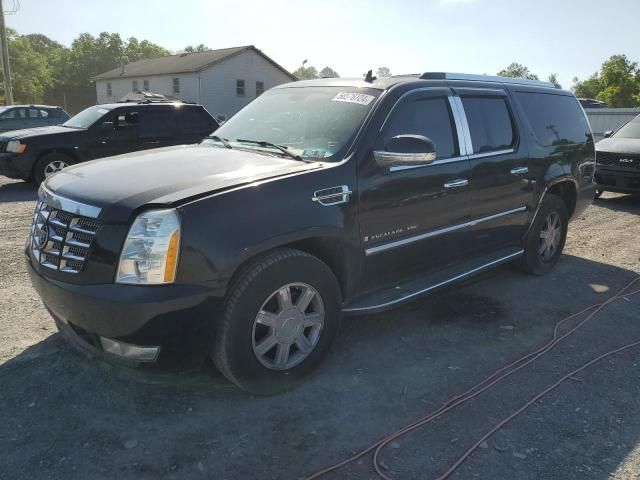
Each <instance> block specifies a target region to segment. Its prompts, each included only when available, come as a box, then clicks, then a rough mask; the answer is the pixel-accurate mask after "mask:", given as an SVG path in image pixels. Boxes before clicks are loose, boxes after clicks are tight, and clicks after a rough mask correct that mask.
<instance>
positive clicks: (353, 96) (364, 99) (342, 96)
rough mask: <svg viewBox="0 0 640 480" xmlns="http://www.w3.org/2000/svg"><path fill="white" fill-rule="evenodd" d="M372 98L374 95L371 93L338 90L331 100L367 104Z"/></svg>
mask: <svg viewBox="0 0 640 480" xmlns="http://www.w3.org/2000/svg"><path fill="white" fill-rule="evenodd" d="M374 98H376V97H374V96H373V95H367V94H366V93H353V92H338V94H337V95H336V96H335V97H333V99H332V101H334V102H348V103H357V104H358V105H369V104H370V103H371V101H372V100H373V99H374Z"/></svg>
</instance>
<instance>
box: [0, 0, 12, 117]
mask: <svg viewBox="0 0 640 480" xmlns="http://www.w3.org/2000/svg"><path fill="white" fill-rule="evenodd" d="M0 42H2V72H3V73H4V100H5V103H6V104H7V105H12V104H13V89H12V88H11V71H10V69H9V43H8V42H7V28H6V26H5V24H4V5H2V0H0Z"/></svg>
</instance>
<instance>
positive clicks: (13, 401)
mask: <svg viewBox="0 0 640 480" xmlns="http://www.w3.org/2000/svg"><path fill="white" fill-rule="evenodd" d="M635 277H637V273H635V272H632V271H629V270H625V269H622V268H618V267H614V266H611V265H607V264H604V263H598V262H593V261H589V260H585V259H582V258H578V257H573V256H564V257H563V259H562V261H561V262H560V264H559V265H558V267H557V269H556V270H555V271H554V272H553V273H552V274H550V275H547V276H545V277H533V276H526V275H522V274H520V273H518V272H516V271H515V270H514V269H512V268H510V267H505V268H501V269H499V270H496V271H495V272H493V273H492V274H489V275H485V276H484V277H482V278H479V279H476V280H474V281H472V282H468V283H466V284H464V285H460V286H458V287H455V288H452V289H449V290H443V291H441V292H440V293H438V294H436V295H433V296H431V297H429V298H426V299H422V300H419V301H416V302H414V303H412V304H409V305H407V306H405V307H402V308H399V309H397V310H394V311H391V312H386V313H381V314H378V315H374V316H370V317H355V318H348V319H345V321H344V322H343V328H342V331H341V335H340V336H339V338H338V340H337V342H336V344H335V346H334V348H333V350H332V352H331V353H330V355H329V356H328V358H327V359H326V361H325V362H324V363H323V365H322V366H321V367H320V369H319V370H318V371H317V372H316V373H315V374H314V375H312V376H311V377H310V378H309V379H308V380H307V381H305V382H304V383H303V384H301V385H300V386H298V387H297V388H295V389H293V390H291V391H289V392H285V393H282V394H279V395H274V396H271V397H256V396H252V395H248V394H246V393H244V392H242V391H240V390H239V389H238V388H236V387H235V386H233V385H231V384H230V383H228V382H227V381H226V380H225V379H224V378H223V377H222V376H221V375H220V374H219V373H217V372H216V371H215V369H213V368H212V367H211V366H210V365H209V366H207V367H206V368H204V369H202V370H201V371H197V372H183V373H170V374H169V373H167V374H164V373H155V374H153V373H148V372H139V371H132V370H129V369H122V368H121V367H112V366H110V365H106V364H103V363H99V362H96V361H90V360H88V359H87V358H86V357H85V356H84V355H82V354H79V353H76V351H75V350H73V349H71V348H70V347H69V346H67V344H66V343H65V342H64V341H63V340H62V339H61V338H60V335H58V334H55V335H52V336H50V337H48V338H46V339H45V340H43V341H42V342H40V343H38V344H36V345H33V346H31V347H30V348H28V349H26V350H25V351H23V352H22V353H20V354H18V355H16V356H15V357H14V358H12V359H11V360H9V361H7V362H6V363H4V364H2V365H0V385H1V388H0V441H2V442H3V443H5V445H8V448H2V449H0V464H1V465H3V470H4V471H5V472H8V473H9V476H10V478H16V479H20V478H25V479H26V478H29V479H39V478H42V479H45V478H52V477H55V478H65V479H85V478H105V479H106V478H114V477H117V478H132V479H133V478H135V479H138V478H144V479H146V478H233V479H235V478H278V479H296V478H301V477H303V476H304V475H307V474H310V473H312V472H313V471H315V470H317V469H319V468H322V467H324V466H327V465H329V464H332V463H334V462H336V461H340V460H342V459H344V458H345V457H346V456H348V455H350V452H353V451H356V450H359V449H361V448H364V447H366V446H368V445H369V444H370V443H371V442H373V441H375V440H376V439H378V438H380V437H381V436H383V435H384V434H387V433H389V432H391V431H392V430H394V429H396V428H399V427H402V426H403V425H405V424H407V423H408V422H409V421H411V420H412V419H415V418H417V417H418V416H420V415H424V414H425V413H428V412H429V411H431V410H433V409H434V408H436V407H437V406H438V405H440V404H441V403H442V402H444V401H445V400H446V399H448V398H450V397H451V396H452V395H455V394H459V393H461V392H462V391H464V390H465V389H466V388H468V387H469V386H471V385H473V384H475V383H476V382H478V381H479V380H481V379H483V378H486V377H487V376H488V375H489V374H490V373H491V372H493V371H495V370H496V369H497V368H499V367H501V366H503V365H505V364H507V363H509V362H510V361H513V360H515V359H517V358H519V357H521V356H522V355H524V354H526V353H528V352H530V351H532V350H533V349H535V348H536V347H538V346H539V345H541V344H543V343H544V342H546V341H547V340H548V339H549V337H550V335H551V332H552V331H553V327H554V325H555V324H556V322H557V321H559V320H560V319H561V318H563V317H565V316H566V315H568V314H570V313H573V312H577V311H580V310H582V309H583V308H585V307H586V306H588V305H592V304H595V303H600V302H602V301H604V300H606V299H607V298H609V296H611V295H612V294H613V293H614V292H616V291H617V290H618V289H620V288H621V287H622V286H624V285H625V284H627V283H628V282H630V281H631V280H632V279H634V278H635ZM637 288H640V285H637ZM599 292H604V293H599ZM639 307H640V295H638V296H636V297H631V298H628V299H627V300H626V301H623V300H621V301H619V302H616V303H614V304H612V305H610V306H609V307H607V309H606V310H604V311H603V312H601V314H599V316H598V317H597V318H594V319H593V321H592V322H590V323H589V324H588V325H587V326H586V327H585V328H584V331H581V332H580V333H579V334H576V336H575V338H572V339H571V340H568V341H566V342H565V343H564V344H563V345H562V347H560V348H558V349H557V351H554V352H553V353H552V354H550V356H548V357H547V356H545V357H543V358H541V359H540V360H538V361H536V363H535V365H533V366H532V368H531V369H527V370H523V371H522V372H518V373H517V374H516V375H514V376H513V378H512V379H511V380H509V381H506V382H504V384H500V385H499V386H497V387H496V389H494V390H492V391H491V392H487V394H486V395H483V396H481V397H479V398H478V399H477V400H474V402H473V404H472V405H468V406H464V407H461V408H460V409H458V410H456V411H455V412H452V414H450V415H447V416H445V417H443V418H442V419H439V420H438V421H437V422H434V423H433V424H430V425H429V426H428V427H426V428H424V429H421V430H419V431H416V432H414V433H412V434H411V436H410V437H406V438H404V439H401V440H398V443H397V444H396V446H394V447H393V448H390V449H387V450H385V452H383V457H382V460H383V461H384V463H385V465H386V467H387V468H388V470H389V474H390V475H392V476H395V477H399V478H400V477H401V478H425V477H426V478H431V477H436V476H437V474H439V473H442V472H443V471H444V470H446V468H448V466H449V465H450V464H451V463H452V462H453V461H455V460H456V459H457V458H458V456H460V455H461V454H462V453H463V452H464V451H465V450H466V449H467V448H469V447H470V446H471V445H472V444H473V443H474V442H475V441H476V440H477V439H478V438H479V437H480V436H481V435H482V434H483V433H484V432H485V431H486V430H488V429H489V428H490V427H491V426H493V425H494V424H495V423H497V421H498V420H500V419H502V418H504V417H505V416H506V415H507V414H508V413H510V412H511V411H513V410H515V409H516V408H517V407H519V406H520V405H521V404H522V403H523V401H524V400H528V399H529V398H530V397H531V396H532V395H533V394H534V393H536V392H538V391H540V390H541V389H542V388H544V387H545V386H548V385H549V384H551V383H553V382H554V381H555V380H557V379H558V377H559V376H561V375H562V374H564V373H565V372H567V371H571V370H572V369H573V368H575V367H577V366H579V365H581V364H583V363H585V362H586V361H588V360H589V359H591V358H592V357H594V356H595V355H597V354H598V353H602V352H603V351H606V350H608V349H610V348H613V347H615V346H619V345H622V344H625V343H627V342H628V341H630V339H633V338H636V337H640V324H639V322H638V313H637V312H638V308H639ZM638 354H640V351H639V352H634V353H629V354H626V353H625V354H621V355H618V356H616V357H615V360H612V361H611V362H604V363H602V364H597V365H594V366H593V367H592V369H590V371H589V372H585V373H583V374H581V375H580V378H579V379H578V380H576V381H575V382H572V383H570V384H565V385H563V386H562V387H561V389H560V390H558V391H557V392H555V393H553V394H551V395H550V396H549V397H548V399H544V400H543V401H542V402H540V403H539V404H537V405H536V406H535V407H534V408H532V410H531V414H530V415H529V414H527V415H524V416H522V417H519V418H518V419H517V420H516V421H514V422H513V423H511V424H509V425H507V426H506V427H505V428H504V429H503V430H501V431H500V432H498V433H496V435H495V436H494V437H491V439H490V440H489V442H488V443H489V445H490V448H487V449H481V450H479V451H478V452H477V453H476V454H474V456H473V457H472V458H471V459H470V461H469V462H466V463H465V464H463V465H462V467H461V472H460V475H461V477H460V478H471V477H472V476H473V474H474V473H475V474H478V476H479V478H510V479H513V480H519V479H531V478H576V477H575V475H576V471H577V470H576V468H578V469H579V468H586V467H587V466H588V467H589V468H590V469H591V470H589V478H594V479H596V480H605V479H609V478H610V476H611V475H612V473H613V472H615V471H616V470H617V469H618V468H621V466H622V465H624V464H625V462H629V461H630V460H629V459H630V458H632V455H634V452H636V453H637V449H638V448H640V444H639V441H640V434H639V433H638V432H640V404H638V402H637V401H636V399H637V398H638V396H639V395H640V373H639V372H638V369H637V368H635V367H634V366H633V365H634V363H633V361H634V357H635V358H636V361H637V358H638V357H637V355H638ZM612 362H613V363H612ZM585 410H586V411H587V414H588V415H587V416H585V413H584V411H585ZM586 420H588V423H584V421H586ZM609 443H610V444H611V445H610V446H609ZM397 445H399V446H397ZM551 446H553V447H551ZM494 447H495V448H494ZM498 447H499V448H498ZM525 448H526V449H528V450H526V451H525ZM529 451H531V452H537V453H526V452H529ZM525 453H526V454H525ZM515 454H518V456H516V455H515ZM525 457H526V459H525ZM636 467H637V465H636ZM634 471H635V470H634ZM371 476H372V475H371V468H370V463H369V460H368V459H365V460H364V462H363V463H361V464H355V465H353V466H350V467H346V469H345V470H344V471H341V472H339V473H338V474H336V475H335V476H328V477H327V478H371ZM578 476H580V475H578Z"/></svg>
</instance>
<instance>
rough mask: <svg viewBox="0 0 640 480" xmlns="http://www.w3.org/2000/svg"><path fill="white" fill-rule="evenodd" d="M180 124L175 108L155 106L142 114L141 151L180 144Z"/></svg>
mask: <svg viewBox="0 0 640 480" xmlns="http://www.w3.org/2000/svg"><path fill="white" fill-rule="evenodd" d="M180 129H181V127H180V122H179V120H178V112H177V109H176V108H175V107H173V106H166V107H164V106H163V107H161V106H155V107H152V108H148V109H146V110H144V111H143V112H142V119H141V123H140V149H145V150H146V149H149V148H160V147H166V146H169V145H176V144H179V143H184V142H180V139H181V135H180Z"/></svg>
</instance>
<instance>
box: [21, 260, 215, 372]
mask: <svg viewBox="0 0 640 480" xmlns="http://www.w3.org/2000/svg"><path fill="white" fill-rule="evenodd" d="M26 263H27V270H28V272H29V276H30V278H31V283H32V285H33V287H34V288H35V290H36V291H37V292H38V294H39V295H40V297H41V299H42V301H43V303H44V305H45V307H46V308H47V310H48V311H49V313H50V314H51V316H52V317H53V318H54V319H55V321H56V323H57V325H58V328H59V329H60V331H61V332H62V333H63V335H64V336H65V337H66V338H67V339H69V340H71V343H72V344H74V345H75V346H76V347H79V348H80V349H82V350H84V351H85V352H87V353H91V354H93V355H97V356H100V357H102V358H105V359H107V360H118V361H119V362H121V363H122V362H124V363H138V362H135V361H130V360H127V359H126V358H123V357H117V356H116V355H114V354H112V353H109V352H106V351H105V350H104V349H103V348H102V345H101V342H100V338H99V337H105V338H107V339H111V340H115V341H118V342H125V343H127V344H131V345H138V346H159V347H160V353H159V356H158V357H157V361H158V363H160V364H172V365H175V363H176V361H177V362H179V363H181V364H182V363H189V364H190V363H191V362H200V361H202V360H203V359H204V357H205V356H206V354H207V351H208V346H209V345H210V342H211V341H212V335H213V324H214V321H215V318H216V314H217V312H218V308H219V305H220V303H221V301H220V299H219V298H217V297H214V296H212V295H211V290H210V289H209V288H207V287H203V286H199V285H197V286H193V285H163V286H137V285H119V284H101V285H76V284H70V283H63V282H60V281H58V280H54V279H51V278H48V277H45V276H42V275H40V274H39V273H38V272H36V271H35V270H34V268H33V267H32V265H31V262H30V261H29V259H28V258H27V259H26Z"/></svg>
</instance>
